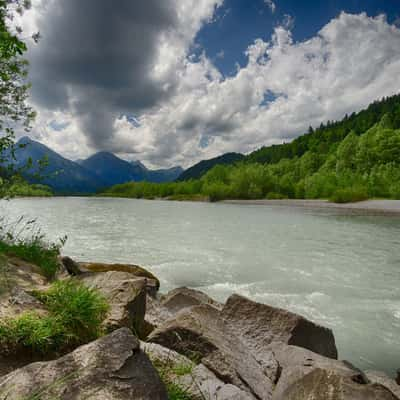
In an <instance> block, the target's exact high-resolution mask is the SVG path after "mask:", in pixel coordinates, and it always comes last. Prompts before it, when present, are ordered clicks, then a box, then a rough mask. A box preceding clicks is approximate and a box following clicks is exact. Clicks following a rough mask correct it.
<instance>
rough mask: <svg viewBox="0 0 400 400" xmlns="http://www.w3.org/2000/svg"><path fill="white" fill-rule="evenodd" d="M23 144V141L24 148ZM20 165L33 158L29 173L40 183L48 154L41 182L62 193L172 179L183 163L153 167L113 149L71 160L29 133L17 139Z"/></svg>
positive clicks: (17, 165) (92, 190) (28, 174)
mask: <svg viewBox="0 0 400 400" xmlns="http://www.w3.org/2000/svg"><path fill="white" fill-rule="evenodd" d="M19 145H23V147H22V148H20V147H19ZM16 147H17V151H16V154H15V157H16V163H15V164H16V167H17V168H20V167H23V166H24V165H26V164H27V162H28V160H29V159H31V160H32V168H31V169H29V171H27V173H25V174H24V175H25V178H26V179H27V180H28V181H29V182H31V183H37V182H38V181H37V179H35V178H34V177H33V175H34V174H35V173H37V172H38V171H39V167H38V161H39V160H41V159H43V158H45V157H46V158H47V161H48V162H47V164H48V165H47V166H46V167H45V169H44V170H43V171H41V173H40V175H41V176H42V177H43V179H41V180H40V183H43V184H45V185H48V186H50V187H51V188H52V189H53V190H54V192H55V193H58V194H81V193H93V192H96V191H98V190H99V189H104V188H105V187H107V186H112V185H115V184H119V183H125V182H130V181H135V182H141V181H149V182H157V183H161V182H170V181H174V180H175V179H176V178H177V177H178V176H179V175H180V174H181V173H182V168H181V167H174V168H170V169H160V170H149V169H147V168H146V167H145V166H144V165H143V164H142V163H141V162H140V161H133V162H129V161H125V160H122V159H120V158H118V157H117V156H115V155H114V154H112V153H108V152H104V151H102V152H99V153H96V154H94V155H92V156H91V157H89V158H87V159H86V160H77V161H71V160H68V159H66V158H64V157H62V156H61V155H60V154H58V153H56V152H55V151H53V150H51V149H50V148H49V147H47V146H45V145H44V144H42V143H39V142H37V141H35V140H32V139H30V138H29V137H23V138H21V139H20V140H19V141H18V142H17V146H16Z"/></svg>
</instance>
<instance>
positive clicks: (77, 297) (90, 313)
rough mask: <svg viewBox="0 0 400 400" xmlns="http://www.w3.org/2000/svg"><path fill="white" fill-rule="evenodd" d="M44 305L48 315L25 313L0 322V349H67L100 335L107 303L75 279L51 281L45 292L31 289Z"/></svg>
mask: <svg viewBox="0 0 400 400" xmlns="http://www.w3.org/2000/svg"><path fill="white" fill-rule="evenodd" d="M33 295H34V296H35V297H36V298H38V299H39V300H40V301H41V302H42V303H43V304H44V305H45V306H46V308H47V310H48V312H49V313H48V315H45V316H43V315H39V314H38V313H37V312H26V313H24V314H21V315H19V316H18V317H16V318H6V319H3V320H2V321H1V322H0V344H1V349H2V351H3V352H6V353H7V352H8V353H12V352H13V351H14V352H15V351H18V349H20V348H28V349H30V350H31V351H32V352H33V353H40V354H46V353H53V352H59V351H65V350H69V349H71V348H72V347H75V346H79V345H81V344H84V343H87V342H89V341H91V340H94V339H96V338H98V337H99V336H101V335H102V333H103V331H102V329H101V323H102V322H103V320H104V319H105V317H106V315H107V311H108V305H107V303H106V301H105V299H104V298H103V297H102V296H101V295H100V294H99V293H97V292H96V291H95V290H93V289H89V288H87V287H85V286H83V284H82V283H80V282H77V281H75V280H66V281H59V282H56V283H54V284H53V285H52V286H51V288H50V289H49V290H47V291H45V292H33Z"/></svg>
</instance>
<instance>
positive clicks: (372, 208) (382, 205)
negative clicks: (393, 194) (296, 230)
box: [221, 199, 400, 216]
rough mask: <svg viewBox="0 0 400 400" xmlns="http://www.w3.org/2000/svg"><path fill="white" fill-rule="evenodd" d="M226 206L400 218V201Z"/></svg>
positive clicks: (259, 202) (257, 202)
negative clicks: (296, 208) (298, 209)
mask: <svg viewBox="0 0 400 400" xmlns="http://www.w3.org/2000/svg"><path fill="white" fill-rule="evenodd" d="M221 203H224V204H241V205H259V206H270V207H299V208H306V209H320V210H323V209H331V210H332V209H334V210H338V211H342V212H343V213H346V214H362V215H396V216H400V200H366V201H360V202H357V203H344V204H343V203H332V202H330V201H328V200H293V199H288V200H286V199H285V200H224V201H222V202H221Z"/></svg>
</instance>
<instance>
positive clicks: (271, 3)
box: [264, 0, 276, 14]
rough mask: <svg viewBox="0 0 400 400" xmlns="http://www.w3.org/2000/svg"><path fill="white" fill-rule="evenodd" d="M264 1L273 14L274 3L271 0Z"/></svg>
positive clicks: (274, 9)
mask: <svg viewBox="0 0 400 400" xmlns="http://www.w3.org/2000/svg"><path fill="white" fill-rule="evenodd" d="M264 3H265V4H266V5H267V6H268V8H269V9H270V10H271V12H272V14H274V13H275V11H276V4H275V3H274V2H273V1H272V0H264Z"/></svg>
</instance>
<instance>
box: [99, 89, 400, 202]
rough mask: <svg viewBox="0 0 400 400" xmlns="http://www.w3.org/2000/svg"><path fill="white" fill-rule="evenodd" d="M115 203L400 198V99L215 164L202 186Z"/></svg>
mask: <svg viewBox="0 0 400 400" xmlns="http://www.w3.org/2000/svg"><path fill="white" fill-rule="evenodd" d="M107 194H109V195H113V196H128V197H147V198H148V197H168V196H172V197H180V196H188V197H190V196H199V195H200V196H208V197H209V198H210V199H211V200H221V199H227V198H238V199H258V198H271V199H272V198H331V199H333V200H334V201H356V200H362V199H366V198H370V197H382V198H400V96H399V95H397V96H393V97H390V98H385V99H383V100H382V101H379V102H375V103H373V104H371V105H370V106H369V107H368V109H366V110H364V111H361V112H360V113H358V114H352V115H351V116H350V117H348V116H346V117H345V118H344V119H343V121H341V122H329V121H328V122H327V123H326V125H321V127H319V128H318V129H316V130H313V129H312V128H310V131H309V133H308V134H306V135H303V136H300V137H299V138H297V139H295V140H294V141H293V142H291V143H288V144H283V145H277V146H271V147H266V148H262V149H260V150H257V151H255V152H254V153H252V154H250V155H249V156H247V157H246V158H245V159H244V160H243V161H242V162H240V163H239V164H234V165H217V166H215V167H214V168H212V169H211V170H209V171H208V172H207V173H206V174H205V175H203V176H202V177H201V178H200V179H198V180H190V181H186V182H177V183H173V184H164V185H151V184H134V183H130V184H125V185H117V186H115V187H113V188H111V189H109V190H108V191H107Z"/></svg>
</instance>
